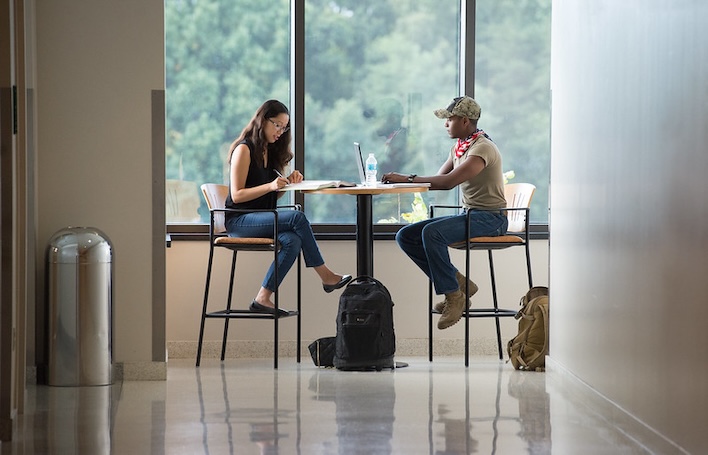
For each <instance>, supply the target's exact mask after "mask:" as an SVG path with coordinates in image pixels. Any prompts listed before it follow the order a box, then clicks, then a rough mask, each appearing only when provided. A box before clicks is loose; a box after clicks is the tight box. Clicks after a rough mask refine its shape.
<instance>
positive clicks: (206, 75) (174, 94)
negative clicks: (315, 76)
mask: <svg viewBox="0 0 708 455" xmlns="http://www.w3.org/2000/svg"><path fill="white" fill-rule="evenodd" d="M165 76H166V84H165V85H166V110H167V118H166V130H167V133H166V135H167V137H166V153H165V155H166V156H165V162H166V178H167V182H166V190H167V200H166V205H167V222H168V223H181V224H184V223H204V222H208V213H207V210H206V207H205V205H204V202H203V198H202V196H201V192H200V190H199V185H201V184H202V183H207V182H209V183H227V182H228V168H227V165H226V153H227V151H228V150H227V149H228V146H229V144H231V142H232V141H233V140H234V139H235V138H236V137H237V136H238V135H239V133H240V132H241V129H242V128H244V127H245V126H246V124H247V123H248V121H249V120H250V119H251V116H252V115H253V113H254V112H255V111H256V109H257V108H258V107H259V106H260V105H261V104H262V103H263V102H264V101H265V100H267V99H270V98H277V99H280V100H281V101H283V102H285V103H286V104H287V103H288V100H289V98H290V2H289V0H271V1H267V2H264V1H260V0H165Z"/></svg>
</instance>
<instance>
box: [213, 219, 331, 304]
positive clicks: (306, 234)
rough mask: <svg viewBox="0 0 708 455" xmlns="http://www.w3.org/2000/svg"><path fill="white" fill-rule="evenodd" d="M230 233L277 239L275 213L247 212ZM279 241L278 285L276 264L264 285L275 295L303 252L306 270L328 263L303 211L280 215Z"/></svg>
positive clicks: (232, 224) (230, 224)
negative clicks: (274, 221)
mask: <svg viewBox="0 0 708 455" xmlns="http://www.w3.org/2000/svg"><path fill="white" fill-rule="evenodd" d="M226 230H227V232H228V233H229V236H231V237H273V214H272V213H270V212H251V213H244V214H243V215H239V216H238V217H235V218H231V219H230V220H229V221H228V223H227V226H226ZM278 241H279V242H280V245H281V249H280V252H279V253H278V283H276V282H275V264H271V265H270V268H269V269H268V272H267V273H266V276H265V278H263V284H262V285H261V286H263V287H264V288H266V289H268V290H269V291H272V292H275V289H276V288H277V286H280V283H282V282H283V279H284V278H285V275H286V274H287V273H288V271H289V270H290V267H292V265H293V264H294V263H295V260H296V259H297V257H298V255H299V254H300V251H301V250H302V255H303V257H304V259H305V266H306V267H318V266H320V265H323V264H324V259H322V254H320V249H319V247H318V246H317V241H316V240H315V234H314V233H313V232H312V226H310V222H309V221H308V219H307V217H306V216H305V214H304V213H302V212H301V211H299V210H281V211H279V212H278Z"/></svg>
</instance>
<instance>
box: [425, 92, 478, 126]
mask: <svg viewBox="0 0 708 455" xmlns="http://www.w3.org/2000/svg"><path fill="white" fill-rule="evenodd" d="M481 114H482V108H481V107H479V104H477V102H476V101H475V100H473V99H472V98H470V97H469V96H459V97H457V98H455V99H454V100H452V103H450V105H449V106H448V107H446V108H445V109H437V110H436V111H435V116H436V117H437V118H450V117H452V116H453V115H457V116H459V117H467V118H468V119H472V120H477V119H478V118H479V116H480V115H481Z"/></svg>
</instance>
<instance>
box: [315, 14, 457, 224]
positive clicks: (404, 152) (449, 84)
mask: <svg viewBox="0 0 708 455" xmlns="http://www.w3.org/2000/svg"><path fill="white" fill-rule="evenodd" d="M305 5H306V6H305V24H306V30H305V59H306V62H305V75H306V76H305V91H306V97H305V153H304V155H305V166H304V170H305V176H306V177H307V178H308V179H318V180H319V179H339V180H349V181H355V182H358V180H359V176H358V171H357V169H356V161H355V158H354V149H353V142H355V141H356V142H359V143H360V144H361V147H362V151H363V153H364V155H365V156H364V158H365V159H366V156H368V154H369V153H374V154H375V155H376V158H377V161H378V168H379V176H380V175H381V174H382V173H385V172H388V171H399V172H402V173H413V172H415V173H417V174H421V175H423V174H426V175H430V174H435V173H436V172H437V170H438V169H439V167H440V165H441V164H442V163H443V162H444V161H445V159H446V158H447V156H448V153H449V151H450V147H451V146H452V141H451V140H450V138H449V137H448V135H447V133H446V131H445V128H444V126H443V125H444V124H443V121H441V120H439V119H437V118H436V117H435V116H434V115H433V111H434V110H435V109H438V108H440V107H444V106H446V105H447V104H448V103H449V101H450V100H451V99H452V98H453V97H455V96H457V94H458V92H459V89H458V87H459V82H458V81H459V71H458V61H459V54H460V51H459V44H458V43H459V31H458V30H459V23H460V6H459V1H455V0H445V1H441V0H339V1H337V2H333V1H330V0H307V1H306V3H305ZM455 194H456V193H455V192H454V191H450V192H441V191H434V192H428V193H423V194H422V199H423V200H424V202H425V204H429V203H431V202H433V201H435V202H438V203H441V202H445V203H448V202H450V200H452V201H454V200H455ZM345 198H350V199H345ZM414 198H415V195H414V194H412V193H411V194H401V195H386V196H383V195H382V196H374V205H373V207H374V221H375V222H403V223H405V222H408V221H414V220H416V219H420V218H421V217H425V215H426V210H425V209H424V208H423V209H418V210H417V211H416V210H414V206H415V207H419V206H420V204H417V205H414ZM305 202H306V212H307V214H308V217H309V218H310V220H311V221H313V222H316V223H354V222H355V217H356V202H355V199H354V196H332V195H307V197H306V200H305Z"/></svg>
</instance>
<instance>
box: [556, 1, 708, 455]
mask: <svg viewBox="0 0 708 455" xmlns="http://www.w3.org/2000/svg"><path fill="white" fill-rule="evenodd" d="M707 23H708V3H706V2H705V1H703V0H692V1H691V0H685V1H678V2H671V1H667V0H633V1H621V2H620V1H616V0H603V1H592V2H590V1H584V0H562V1H561V0H558V1H554V2H553V30H552V43H553V44H552V62H553V63H552V73H551V77H552V90H553V125H552V131H553V134H552V166H551V175H552V179H551V245H550V264H551V277H550V283H551V302H552V310H551V311H552V312H551V358H552V360H553V362H554V363H557V364H558V365H559V366H560V367H561V368H563V369H565V370H567V371H569V372H570V373H571V374H572V375H575V376H576V377H577V378H578V379H580V380H581V381H583V382H585V383H586V384H587V385H589V386H590V387H592V388H593V389H595V390H596V391H597V392H598V393H600V394H602V395H604V396H605V397H607V398H608V399H609V400H610V401H612V402H614V403H615V404H616V405H617V406H619V407H620V408H622V409H624V410H626V411H628V412H629V413H630V414H632V415H634V416H636V417H637V418H638V419H639V420H640V421H642V422H644V423H646V424H647V425H648V426H650V427H651V428H653V429H655V430H657V431H658V432H659V433H660V434H663V435H664V436H665V437H667V438H668V439H670V440H671V441H674V442H675V443H677V444H678V445H680V446H682V447H683V448H684V449H685V450H687V451H688V452H690V453H705V450H706V449H707V448H708V440H707V439H706V436H705V422H706V418H705V409H706V408H708V363H707V362H706V355H705V354H704V353H703V352H702V351H703V347H704V346H707V345H708V332H706V329H705V326H706V321H708V305H707V302H708V297H707V295H708V292H707V291H708V287H707V286H706V276H708V259H707V258H708V256H707V255H706V252H707V251H708V229H706V222H707V221H708V205H707V204H706V202H705V195H706V194H708V179H707V178H706V170H708V153H707V150H708V148H707V146H706V144H708V128H706V125H708V29H706V27H705V24H707Z"/></svg>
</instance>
